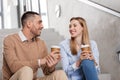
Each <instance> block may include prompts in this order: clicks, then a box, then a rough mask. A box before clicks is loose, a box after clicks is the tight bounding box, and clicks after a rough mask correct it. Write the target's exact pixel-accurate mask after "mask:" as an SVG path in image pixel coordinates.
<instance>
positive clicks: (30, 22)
mask: <svg viewBox="0 0 120 80" xmlns="http://www.w3.org/2000/svg"><path fill="white" fill-rule="evenodd" d="M31 25H32V21H30V20H28V21H27V27H28V28H30V27H31Z"/></svg>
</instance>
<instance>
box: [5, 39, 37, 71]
mask: <svg viewBox="0 0 120 80" xmlns="http://www.w3.org/2000/svg"><path fill="white" fill-rule="evenodd" d="M3 45H4V52H3V55H4V58H5V60H6V62H7V64H8V66H9V68H10V70H11V72H12V73H15V72H16V71H17V70H18V69H20V68H21V67H23V66H30V67H31V68H35V67H38V63H37V60H31V61H21V60H19V59H18V57H17V55H16V51H15V45H14V40H12V39H11V38H10V37H9V38H8V37H6V38H5V39H4V42H3Z"/></svg>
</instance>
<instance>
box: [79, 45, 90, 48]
mask: <svg viewBox="0 0 120 80" xmlns="http://www.w3.org/2000/svg"><path fill="white" fill-rule="evenodd" d="M89 46H90V45H88V44H86V45H81V48H85V47H89Z"/></svg>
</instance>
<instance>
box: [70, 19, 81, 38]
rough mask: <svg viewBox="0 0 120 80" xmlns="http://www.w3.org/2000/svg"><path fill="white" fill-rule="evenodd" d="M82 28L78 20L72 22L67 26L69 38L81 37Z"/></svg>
mask: <svg viewBox="0 0 120 80" xmlns="http://www.w3.org/2000/svg"><path fill="white" fill-rule="evenodd" d="M82 31H83V27H82V26H81V25H80V23H79V21H78V20H72V21H71V22H70V26H69V32H70V34H71V37H75V38H76V37H79V36H80V35H82Z"/></svg>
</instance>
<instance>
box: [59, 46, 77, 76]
mask: <svg viewBox="0 0 120 80" xmlns="http://www.w3.org/2000/svg"><path fill="white" fill-rule="evenodd" d="M67 49H69V48H68V47H67V44H66V45H65V44H60V53H61V57H62V59H61V62H62V68H63V70H64V71H65V72H66V74H67V75H68V76H70V75H71V74H73V73H74V72H75V71H76V70H77V69H78V68H76V67H75V63H73V64H69V59H68V56H69V55H67V53H68V52H67Z"/></svg>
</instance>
